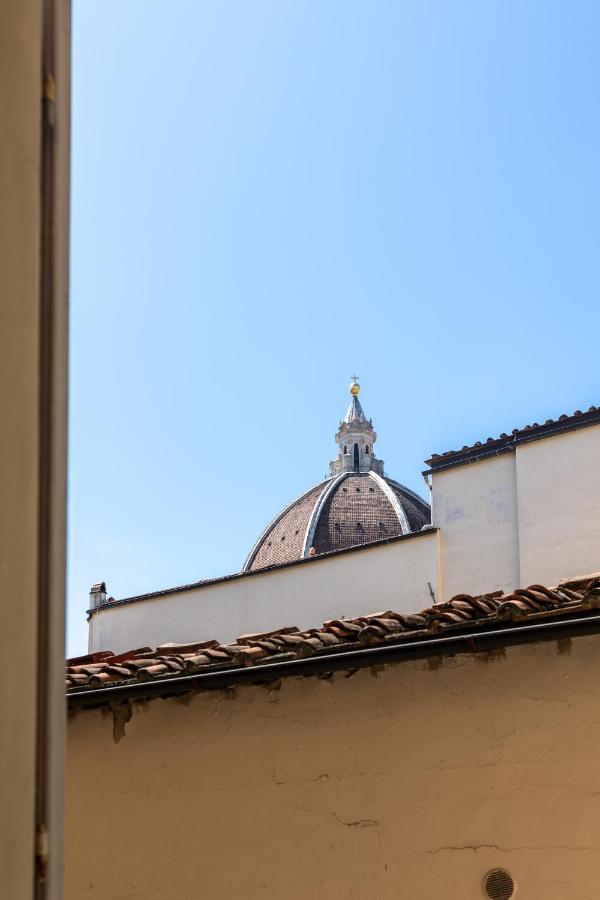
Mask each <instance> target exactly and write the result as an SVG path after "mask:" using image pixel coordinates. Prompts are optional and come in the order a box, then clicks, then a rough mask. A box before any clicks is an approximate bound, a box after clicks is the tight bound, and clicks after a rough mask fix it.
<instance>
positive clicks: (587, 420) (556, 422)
mask: <svg viewBox="0 0 600 900" xmlns="http://www.w3.org/2000/svg"><path fill="white" fill-rule="evenodd" d="M597 423H600V407H597V406H590V408H589V409H588V410H586V411H585V412H582V411H581V410H580V409H576V410H575V412H574V413H572V414H571V415H567V414H566V413H563V414H562V415H561V416H559V417H558V418H557V419H546V421H545V422H544V423H543V424H542V425H540V424H539V422H534V423H533V424H532V425H525V426H524V427H523V428H513V430H512V432H511V433H510V434H506V433H505V432H503V433H502V434H501V435H500V436H499V437H489V438H487V439H486V440H485V441H476V442H475V443H474V444H471V445H465V446H464V447H461V448H460V450H447V451H446V452H445V453H433V454H432V455H431V457H430V458H429V459H426V460H425V463H426V464H427V465H428V466H429V467H430V470H433V471H436V470H439V469H445V468H449V467H450V466H457V465H461V464H462V463H467V462H473V461H475V460H476V459H482V458H485V457H486V456H493V455H495V454H498V453H504V452H507V451H509V450H511V449H512V448H513V447H514V446H515V445H516V444H519V443H526V442H528V441H532V440H536V439H539V438H544V437H550V435H552V434H559V433H560V432H562V431H571V430H574V429H576V428H584V427H586V426H587V425H595V424H597Z"/></svg>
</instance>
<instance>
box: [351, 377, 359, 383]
mask: <svg viewBox="0 0 600 900" xmlns="http://www.w3.org/2000/svg"><path fill="white" fill-rule="evenodd" d="M352 381H354V383H356V382H357V381H358V375H353V376H352Z"/></svg>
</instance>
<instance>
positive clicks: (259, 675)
mask: <svg viewBox="0 0 600 900" xmlns="http://www.w3.org/2000/svg"><path fill="white" fill-rule="evenodd" d="M598 634H600V615H599V614H598V611H597V610H595V609H593V610H581V611H577V612H574V614H573V615H571V616H569V617H568V618H566V617H565V618H564V619H560V618H557V619H547V620H544V621H541V622H525V623H523V622H511V623H506V624H504V625H503V626H501V627H500V628H498V627H496V628H494V627H488V628H486V627H485V625H482V626H481V627H479V628H478V629H476V630H474V629H471V630H469V629H468V628H465V630H464V633H456V632H454V633H452V634H445V635H442V636H433V637H429V638H426V639H423V638H420V639H415V640H413V641H405V642H400V643H392V644H383V645H379V646H374V647H352V648H351V649H347V650H341V651H338V652H335V653H323V654H319V655H316V656H309V657H304V658H296V659H291V660H290V659H287V660H280V661H277V662H273V663H263V664H261V665H258V666H236V667H232V668H227V669H221V670H219V671H214V670H213V671H207V672H197V673H194V674H191V675H177V676H174V677H173V678H163V679H157V680H156V681H138V682H133V683H128V684H115V685H114V686H112V687H104V688H94V689H89V688H80V689H79V690H77V689H71V690H70V691H69V692H68V693H67V702H68V704H69V707H71V708H85V707H88V708H97V707H100V706H106V705H107V704H108V703H109V702H112V701H113V700H116V699H119V700H124V699H133V700H135V699H138V698H139V699H142V698H143V699H147V698H152V697H165V696H176V695H178V694H183V693H188V692H189V691H191V690H198V689H205V690H211V689H218V688H223V687H229V686H231V685H234V684H260V683H267V682H270V681H274V680H279V679H280V678H282V677H291V676H294V675H303V676H306V675H318V674H319V673H324V672H327V673H329V672H333V671H338V670H344V669H345V670H347V669H352V670H354V669H359V668H366V667H370V666H373V665H381V664H386V663H399V662H402V661H410V660H418V659H428V658H431V657H435V656H448V655H451V656H454V655H456V654H457V653H469V654H475V653H482V652H493V651H497V650H500V649H503V648H504V647H507V646H514V645H519V644H531V643H538V642H548V641H558V640H564V639H566V638H572V637H585V636H589V635H598Z"/></svg>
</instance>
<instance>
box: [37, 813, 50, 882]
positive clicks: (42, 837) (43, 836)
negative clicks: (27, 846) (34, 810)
mask: <svg viewBox="0 0 600 900" xmlns="http://www.w3.org/2000/svg"><path fill="white" fill-rule="evenodd" d="M35 872H36V877H37V879H38V881H46V879H47V878H48V829H47V828H46V826H45V825H38V828H37V831H36V834H35Z"/></svg>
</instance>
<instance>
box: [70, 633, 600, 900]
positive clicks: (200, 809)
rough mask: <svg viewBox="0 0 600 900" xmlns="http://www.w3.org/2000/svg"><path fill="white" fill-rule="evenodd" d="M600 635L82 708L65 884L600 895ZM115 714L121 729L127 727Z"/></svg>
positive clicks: (260, 893) (467, 899) (182, 889)
mask: <svg viewBox="0 0 600 900" xmlns="http://www.w3.org/2000/svg"><path fill="white" fill-rule="evenodd" d="M599 666H600V638H598V637H585V638H577V639H574V640H573V641H572V642H571V643H569V642H567V643H564V642H563V643H561V644H558V645H557V644H556V643H551V644H550V643H549V644H543V645H542V644H538V645H535V646H532V645H530V646H521V647H514V648H509V649H508V650H507V651H506V652H505V654H504V655H495V656H488V655H482V656H481V657H473V656H459V657H456V658H454V659H447V660H444V661H443V663H442V664H441V665H439V666H438V665H437V662H435V661H434V662H433V663H432V664H428V663H427V662H410V663H408V662H407V663H403V664H396V665H392V666H389V667H387V668H386V669H384V670H380V671H370V670H359V671H358V672H356V673H355V674H354V675H353V676H352V677H347V675H346V674H344V673H338V674H336V675H335V676H334V677H332V678H331V679H329V680H325V679H322V678H318V677H311V678H294V679H286V680H284V681H283V682H282V683H281V686H280V689H279V690H276V689H270V690H269V689H268V688H266V687H244V688H237V689H235V690H230V691H218V692H212V693H204V694H198V695H196V696H193V697H187V698H183V699H178V700H175V699H172V700H153V701H150V702H146V703H138V704H135V705H134V707H133V714H132V718H131V720H130V721H129V722H128V723H127V724H126V725H125V736H124V737H122V738H121V739H120V740H119V742H118V743H115V740H114V738H113V718H112V716H111V714H110V713H102V712H101V711H100V710H93V711H80V712H78V713H77V714H76V715H75V717H74V718H72V719H71V721H70V723H69V746H68V786H67V859H66V870H67V888H66V898H67V900H81V898H83V897H88V896H89V897H94V898H95V900H130V898H131V897H143V898H144V900H166V898H172V897H186V898H187V897H211V896H214V897H219V898H223V900H227V898H237V897H244V898H254V897H256V898H264V897H287V898H298V900H306V898H307V897H323V898H325V897H327V898H340V900H341V898H347V897H354V898H357V900H358V898H365V900H366V898H373V897H377V898H387V897H389V898H397V897H405V898H407V900H408V898H410V900H448V898H452V900H454V898H459V897H460V898H461V900H476V898H478V900H480V898H481V897H482V896H483V895H482V891H481V881H482V878H483V876H484V874H485V873H486V872H487V871H488V870H489V869H490V868H492V867H495V866H504V867H506V868H508V869H509V871H510V872H511V873H512V874H513V876H514V878H515V879H516V881H517V884H518V897H523V898H541V897H543V898H544V900H566V898H569V900H575V898H581V900H584V898H588V900H592V898H596V897H597V896H598V866H599V860H600V724H599V720H598V707H599V705H600V685H599V684H598V679H597V677H596V675H597V672H598V669H599ZM117 731H118V728H117Z"/></svg>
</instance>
